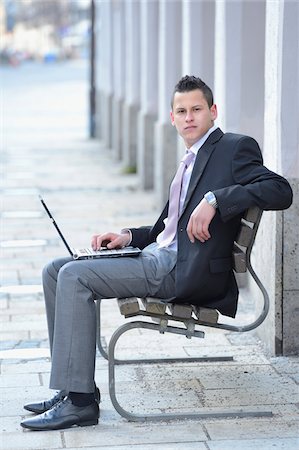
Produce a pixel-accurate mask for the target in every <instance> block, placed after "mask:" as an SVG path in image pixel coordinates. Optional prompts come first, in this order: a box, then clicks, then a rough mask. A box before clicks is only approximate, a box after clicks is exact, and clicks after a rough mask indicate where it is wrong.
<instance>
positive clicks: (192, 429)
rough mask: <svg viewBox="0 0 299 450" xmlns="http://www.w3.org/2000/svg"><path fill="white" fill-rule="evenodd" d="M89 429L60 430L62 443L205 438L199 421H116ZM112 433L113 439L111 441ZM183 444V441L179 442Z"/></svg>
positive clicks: (115, 442)
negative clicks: (142, 422) (116, 424)
mask: <svg viewBox="0 0 299 450" xmlns="http://www.w3.org/2000/svg"><path fill="white" fill-rule="evenodd" d="M90 428H92V429H88V430H87V429H84V430H78V429H76V428H73V429H71V430H68V431H67V430H66V431H65V432H64V438H65V443H66V447H67V448H68V447H79V448H84V446H85V447H88V446H96V445H99V444H101V443H104V442H105V443H108V442H111V443H113V445H114V446H117V445H119V446H120V445H123V446H124V445H130V444H131V445H132V444H134V445H141V444H142V445H145V444H155V445H156V447H157V446H158V445H160V444H163V443H168V444H170V443H175V444H178V443H180V442H182V443H183V442H185V441H186V436H188V441H189V442H192V441H193V442H201V441H204V440H205V439H206V435H205V433H204V431H203V429H202V427H201V425H200V424H199V423H192V422H184V423H172V424H167V423H160V424H152V423H151V424H150V423H148V424H139V423H119V424H118V426H117V427H115V426H112V427H111V426H107V425H105V424H101V425H100V426H95V427H90ZM111 436H113V441H111ZM183 445H184V444H183Z"/></svg>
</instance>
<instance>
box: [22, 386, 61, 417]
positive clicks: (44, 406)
mask: <svg viewBox="0 0 299 450" xmlns="http://www.w3.org/2000/svg"><path fill="white" fill-rule="evenodd" d="M66 396H67V392H66V391H58V392H56V394H55V395H54V397H52V398H50V400H45V401H44V402H39V403H28V405H24V409H26V410H27V411H30V412H33V413H36V414H42V413H44V412H45V411H48V410H49V409H51V408H53V406H55V405H56V404H57V403H59V402H60V401H61V400H63V399H64V398H65V397H66Z"/></svg>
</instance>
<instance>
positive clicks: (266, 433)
mask: <svg viewBox="0 0 299 450" xmlns="http://www.w3.org/2000/svg"><path fill="white" fill-rule="evenodd" d="M205 429H206V430H207V432H208V434H209V437H210V439H211V440H212V441H214V440H226V439H228V440H231V439H232V440H242V439H247V440H249V439H281V438H298V436H299V433H298V430H299V422H298V421H297V420H294V421H292V420H289V421H284V420H283V419H279V418H278V419H252V420H228V421H218V420H215V421H214V422H207V423H205Z"/></svg>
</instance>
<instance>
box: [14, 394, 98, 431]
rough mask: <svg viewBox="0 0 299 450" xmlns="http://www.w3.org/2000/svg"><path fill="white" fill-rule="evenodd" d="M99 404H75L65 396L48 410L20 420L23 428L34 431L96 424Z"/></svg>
mask: <svg viewBox="0 0 299 450" xmlns="http://www.w3.org/2000/svg"><path fill="white" fill-rule="evenodd" d="M99 415H100V411H99V405H98V404H97V402H96V401H94V402H93V403H92V404H91V405H88V406H83V407H81V406H75V405H73V404H72V402H71V400H70V399H69V398H68V397H67V398H65V399H64V400H62V401H60V402H59V403H57V404H56V405H55V406H53V408H52V409H49V411H46V412H44V413H43V414H39V415H38V416H35V417H31V418H29V419H25V420H23V421H22V422H21V426H22V427H23V428H28V429H29V430H34V431H44V430H61V429H63V428H69V427H72V426H73V425H78V426H79V427H86V426H90V425H97V424H98V421H99Z"/></svg>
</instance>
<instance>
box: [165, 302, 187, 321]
mask: <svg viewBox="0 0 299 450" xmlns="http://www.w3.org/2000/svg"><path fill="white" fill-rule="evenodd" d="M168 306H169V309H170V311H171V314H172V315H173V316H176V317H180V318H182V319H190V318H191V317H192V311H193V308H192V305H187V304H184V303H169V305H168Z"/></svg>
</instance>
